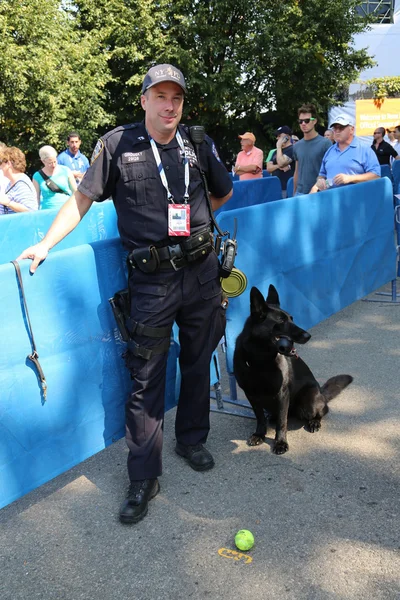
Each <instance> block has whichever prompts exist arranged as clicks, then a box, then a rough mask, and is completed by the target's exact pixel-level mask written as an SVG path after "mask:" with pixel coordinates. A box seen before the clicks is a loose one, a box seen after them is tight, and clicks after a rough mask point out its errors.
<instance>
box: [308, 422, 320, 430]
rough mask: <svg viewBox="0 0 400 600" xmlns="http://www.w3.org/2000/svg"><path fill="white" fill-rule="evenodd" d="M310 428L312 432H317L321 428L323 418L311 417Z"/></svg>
mask: <svg viewBox="0 0 400 600" xmlns="http://www.w3.org/2000/svg"><path fill="white" fill-rule="evenodd" d="M308 429H309V431H310V432H311V433H315V432H316V431H319V430H320V429H321V419H311V421H308Z"/></svg>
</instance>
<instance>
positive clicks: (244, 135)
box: [238, 131, 256, 144]
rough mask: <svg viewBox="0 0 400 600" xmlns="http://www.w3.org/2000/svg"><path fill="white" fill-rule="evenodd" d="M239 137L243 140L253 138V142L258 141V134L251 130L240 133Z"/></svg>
mask: <svg viewBox="0 0 400 600" xmlns="http://www.w3.org/2000/svg"><path fill="white" fill-rule="evenodd" d="M238 138H239V139H241V140H251V141H252V142H253V144H254V142H255V141H256V136H255V135H254V133H250V131H246V132H245V133H243V134H242V135H238Z"/></svg>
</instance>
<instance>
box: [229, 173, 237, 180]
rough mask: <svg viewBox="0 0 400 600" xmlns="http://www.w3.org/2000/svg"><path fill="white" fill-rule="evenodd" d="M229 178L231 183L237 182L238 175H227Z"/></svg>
mask: <svg viewBox="0 0 400 600" xmlns="http://www.w3.org/2000/svg"><path fill="white" fill-rule="evenodd" d="M229 177H230V178H231V179H232V181H239V175H233V173H229Z"/></svg>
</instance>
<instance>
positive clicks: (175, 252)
mask: <svg viewBox="0 0 400 600" xmlns="http://www.w3.org/2000/svg"><path fill="white" fill-rule="evenodd" d="M168 249H169V256H170V258H169V262H170V263H171V265H172V268H173V269H174V271H179V270H180V269H182V268H183V267H184V266H185V265H184V258H185V255H184V254H183V251H182V248H181V247H180V246H179V245H177V246H168ZM180 260H182V261H183V264H181V265H178V264H177V261H180Z"/></svg>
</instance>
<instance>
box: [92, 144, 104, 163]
mask: <svg viewBox="0 0 400 600" xmlns="http://www.w3.org/2000/svg"><path fill="white" fill-rule="evenodd" d="M103 150H104V142H103V140H102V139H101V138H100V139H99V140H98V142H97V144H96V146H95V148H94V150H93V154H92V158H91V159H90V164H91V165H92V164H93V163H94V161H95V160H96V159H97V158H99V156H100V154H101V153H102V152H103Z"/></svg>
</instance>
